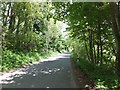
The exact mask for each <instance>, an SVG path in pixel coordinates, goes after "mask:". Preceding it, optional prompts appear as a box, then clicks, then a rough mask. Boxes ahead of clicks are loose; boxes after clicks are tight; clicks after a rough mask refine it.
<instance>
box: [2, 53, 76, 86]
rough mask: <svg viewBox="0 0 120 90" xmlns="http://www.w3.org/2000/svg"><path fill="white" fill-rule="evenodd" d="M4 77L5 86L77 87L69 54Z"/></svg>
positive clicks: (46, 60) (60, 55)
mask: <svg viewBox="0 0 120 90" xmlns="http://www.w3.org/2000/svg"><path fill="white" fill-rule="evenodd" d="M4 77H5V76H4ZM4 77H2V78H3V79H2V82H1V83H2V87H3V88H77V84H76V82H75V76H74V73H73V69H72V66H71V58H70V55H69V54H59V55H57V56H55V57H50V58H48V59H44V60H43V61H42V62H37V63H34V64H33V65H31V66H29V67H26V68H24V69H20V70H17V71H15V72H12V73H9V75H6V78H4Z"/></svg>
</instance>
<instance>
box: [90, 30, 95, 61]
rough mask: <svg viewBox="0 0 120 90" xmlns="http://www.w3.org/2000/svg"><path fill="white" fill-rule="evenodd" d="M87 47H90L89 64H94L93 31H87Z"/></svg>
mask: <svg viewBox="0 0 120 90" xmlns="http://www.w3.org/2000/svg"><path fill="white" fill-rule="evenodd" d="M89 47H90V59H91V62H92V63H93V62H94V58H93V31H92V30H90V31H89Z"/></svg>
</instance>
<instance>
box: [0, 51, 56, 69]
mask: <svg viewBox="0 0 120 90" xmlns="http://www.w3.org/2000/svg"><path fill="white" fill-rule="evenodd" d="M55 53H57V52H53V51H49V52H46V53H42V54H41V53H39V52H27V53H23V52H13V51H11V50H4V51H2V65H1V66H0V71H9V70H11V69H15V68H19V67H22V66H24V65H28V64H29V63H32V62H35V61H39V60H41V59H43V58H46V57H48V56H51V55H53V54H55Z"/></svg>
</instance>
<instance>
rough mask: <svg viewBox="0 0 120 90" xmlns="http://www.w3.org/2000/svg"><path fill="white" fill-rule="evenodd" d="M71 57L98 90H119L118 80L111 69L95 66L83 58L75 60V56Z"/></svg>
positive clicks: (104, 66)
mask: <svg viewBox="0 0 120 90" xmlns="http://www.w3.org/2000/svg"><path fill="white" fill-rule="evenodd" d="M72 57H73V59H74V60H75V61H76V62H77V64H78V65H79V66H80V68H81V69H82V71H83V72H84V73H86V74H87V75H88V77H89V78H90V79H91V80H93V82H94V83H95V85H96V86H97V87H98V88H101V89H102V90H119V88H120V83H119V80H120V78H119V77H118V76H117V74H116V73H115V72H114V71H115V70H114V68H113V67H108V66H107V65H101V66H97V65H95V64H93V63H91V62H89V61H87V60H85V59H83V58H77V56H76V55H75V54H73V55H72Z"/></svg>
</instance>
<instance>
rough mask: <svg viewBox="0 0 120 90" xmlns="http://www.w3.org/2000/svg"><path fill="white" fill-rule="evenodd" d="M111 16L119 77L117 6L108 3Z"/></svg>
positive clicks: (119, 56)
mask: <svg viewBox="0 0 120 90" xmlns="http://www.w3.org/2000/svg"><path fill="white" fill-rule="evenodd" d="M110 7H111V15H112V26H113V27H112V28H113V29H112V30H113V32H114V36H115V41H116V69H117V74H118V76H120V21H119V20H120V14H119V8H118V5H117V4H116V3H114V2H111V3H110Z"/></svg>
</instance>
